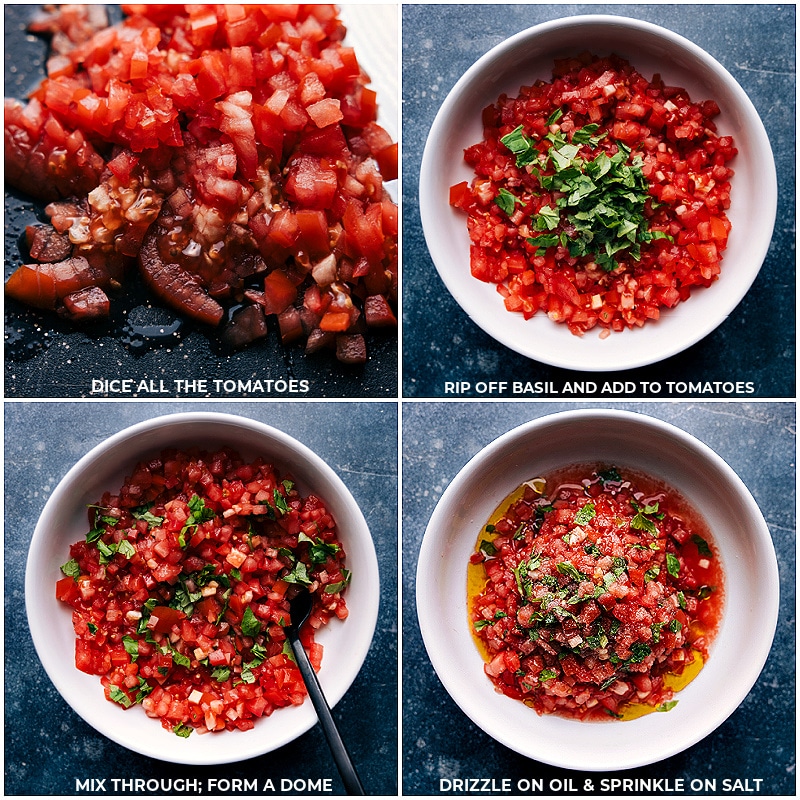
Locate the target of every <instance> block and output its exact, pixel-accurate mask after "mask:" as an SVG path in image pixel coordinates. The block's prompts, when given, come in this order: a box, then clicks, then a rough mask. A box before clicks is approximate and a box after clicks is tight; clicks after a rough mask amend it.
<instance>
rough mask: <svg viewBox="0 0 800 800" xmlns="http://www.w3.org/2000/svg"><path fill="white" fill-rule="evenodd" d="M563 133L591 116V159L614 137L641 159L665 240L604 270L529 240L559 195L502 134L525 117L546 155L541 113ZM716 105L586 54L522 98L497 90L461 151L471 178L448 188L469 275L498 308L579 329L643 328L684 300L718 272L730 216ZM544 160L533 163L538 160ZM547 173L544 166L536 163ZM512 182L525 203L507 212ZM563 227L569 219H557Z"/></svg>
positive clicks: (654, 222) (729, 146)
mask: <svg viewBox="0 0 800 800" xmlns="http://www.w3.org/2000/svg"><path fill="white" fill-rule="evenodd" d="M558 109H561V111H562V112H563V113H562V115H561V116H560V118H559V119H558V121H557V122H556V123H554V125H553V126H552V127H553V128H555V129H556V130H558V131H560V132H561V133H562V134H564V136H565V137H566V139H567V140H570V136H571V134H572V132H573V131H575V130H578V129H580V128H582V127H583V126H586V125H597V126H598V128H597V135H598V136H602V134H605V136H604V137H603V138H602V139H601V141H600V142H599V144H597V145H596V146H594V147H593V146H591V145H589V144H584V145H583V146H582V148H581V153H582V155H583V156H584V157H585V158H586V159H591V158H593V157H595V155H596V154H597V153H598V152H600V150H605V151H606V153H607V154H608V155H612V154H613V153H616V152H617V144H616V143H617V142H621V143H623V144H624V145H625V146H626V147H628V148H630V149H631V150H632V154H631V158H634V157H637V156H638V157H640V158H641V160H642V172H643V173H644V177H645V178H646V180H647V181H648V183H649V193H650V195H651V196H652V198H653V201H652V204H651V206H650V207H649V208H648V209H647V210H646V214H647V215H648V216H649V221H650V223H651V230H652V229H657V230H659V231H661V232H663V233H666V234H668V235H669V237H670V239H669V240H668V239H658V240H655V241H652V242H648V243H645V244H643V245H642V247H641V258H640V259H639V260H635V259H634V258H632V257H629V258H620V259H619V262H620V263H619V265H618V267H617V268H616V269H614V270H613V271H611V272H607V271H605V270H603V269H600V268H599V267H598V266H597V264H596V263H595V262H594V260H593V258H592V257H591V256H582V257H577V256H572V255H570V252H569V248H568V246H564V245H562V244H559V245H557V246H553V247H548V248H547V249H546V250H545V248H536V247H534V246H533V245H532V244H531V243H530V242H529V241H528V240H529V238H531V236H532V233H531V231H532V226H531V220H530V214H531V213H532V212H533V211H535V210H537V209H538V208H539V207H541V206H542V205H548V204H549V205H551V206H552V207H555V204H556V202H557V199H558V198H557V196H554V193H551V192H549V191H548V190H546V189H544V188H542V186H541V185H540V184H539V181H538V179H537V177H536V174H535V170H532V169H531V168H530V167H529V168H524V167H523V168H520V167H518V166H517V165H516V163H515V159H514V155H513V154H512V153H511V152H510V151H509V150H508V148H506V147H505V146H504V145H503V143H502V142H501V141H500V140H501V139H502V138H503V137H504V136H506V135H507V134H509V133H510V132H511V131H513V130H514V129H515V128H516V127H517V126H519V125H522V126H523V129H524V132H525V134H526V135H527V136H529V137H530V138H531V139H532V140H533V141H534V143H535V144H536V146H537V147H540V148H541V149H542V152H543V153H546V152H547V148H548V146H549V145H548V143H547V142H546V141H545V140H544V137H545V136H546V135H547V134H548V133H550V132H552V129H551V126H548V124H547V122H548V120H549V119H550V118H551V115H553V113H554V112H556V111H557V110H558ZM719 113H720V109H719V107H718V106H717V104H716V103H715V102H714V101H713V100H707V101H704V102H695V101H693V100H691V99H690V98H689V96H688V94H687V92H686V91H685V90H684V89H682V88H678V87H672V86H667V85H665V84H664V82H663V81H662V80H661V78H660V77H659V76H658V75H656V76H654V77H653V79H652V80H650V81H648V80H647V79H646V78H644V77H643V76H642V75H641V74H639V73H638V72H637V71H636V70H635V69H634V68H633V67H632V66H631V65H630V64H629V63H628V62H627V61H625V60H623V59H621V58H618V57H614V56H611V57H607V58H597V57H593V56H590V55H589V54H583V55H582V56H580V57H577V58H571V59H564V60H562V61H557V62H556V65H555V69H554V77H553V80H552V81H550V82H545V81H538V82H536V83H535V84H533V85H532V86H525V87H522V89H521V91H520V95H519V96H518V97H508V96H506V95H503V96H501V97H500V98H499V99H498V101H497V102H496V103H495V104H494V105H492V106H489V107H488V108H486V109H485V110H484V112H483V125H484V139H483V141H482V142H480V143H477V144H475V145H473V146H471V147H469V148H467V149H466V151H465V159H466V161H467V163H468V164H469V165H470V166H471V167H473V168H474V170H475V174H476V177H475V179H474V180H473V181H472V182H471V183H469V184H468V183H467V182H466V181H464V182H462V183H459V184H457V185H455V186H453V187H452V188H451V190H450V203H451V205H453V206H454V207H456V208H458V209H460V210H462V211H464V212H466V213H467V214H468V217H469V219H468V227H469V235H470V240H471V248H470V259H471V270H472V274H473V275H474V276H475V277H476V278H478V279H480V280H482V281H487V282H492V283H496V284H498V291H499V292H500V293H501V294H502V296H503V297H504V301H505V306H506V308H507V309H508V310H509V311H513V312H519V313H521V314H522V315H523V316H524V317H525V318H526V319H528V318H530V317H531V316H533V315H534V314H536V313H537V312H543V313H545V314H547V316H548V317H549V318H550V319H552V320H554V321H556V322H563V323H566V325H567V326H568V327H569V329H570V331H572V333H574V334H577V335H582V334H583V333H585V332H586V331H588V330H591V329H592V328H594V327H595V326H598V327H601V328H602V329H604V330H603V334H602V335H607V334H608V332H609V331H622V330H624V329H625V328H633V327H640V326H642V325H644V324H645V323H646V322H647V321H649V320H656V319H658V318H659V316H660V314H661V311H662V310H663V309H665V308H666V309H669V308H673V307H674V306H675V305H676V304H677V303H678V302H680V301H683V300H686V299H687V298H688V297H689V295H690V293H691V291H692V289H693V288H694V287H707V286H710V285H711V284H712V283H713V282H714V281H716V280H717V278H718V277H719V273H720V267H721V262H722V257H723V252H724V250H725V248H726V246H727V242H728V234H729V232H730V228H731V224H730V221H729V220H728V217H727V215H726V209H728V208H729V207H730V188H731V184H730V178H731V176H732V175H733V170H732V169H731V168H730V167H728V166H727V164H728V162H729V161H730V160H731V159H733V157H734V156H735V155H736V152H737V151H736V148H735V147H734V142H733V139H732V138H731V137H730V136H721V135H719V134H718V133H717V131H716V126H715V124H714V121H713V118H714V117H715V116H717V115H718V114H719ZM536 166H537V167H541V164H537V165H536ZM544 172H547V170H546V169H544ZM501 188H506V189H508V188H511V189H512V190H513V192H514V194H515V195H516V196H518V197H521V198H522V200H523V203H522V204H521V205H518V206H516V207H515V210H514V213H513V214H512V215H510V216H509V215H508V214H506V213H505V212H504V211H502V209H501V208H500V207H499V206H498V205H497V204H496V202H495V200H496V198H497V196H498V194H499V191H500V189H501ZM559 230H565V233H567V234H569V233H570V231H569V229H568V226H567V227H566V228H560V229H559Z"/></svg>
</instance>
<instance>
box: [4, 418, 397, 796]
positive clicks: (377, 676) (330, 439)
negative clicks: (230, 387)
mask: <svg viewBox="0 0 800 800" xmlns="http://www.w3.org/2000/svg"><path fill="white" fill-rule="evenodd" d="M214 409H217V410H222V409H221V407H220V406H219V405H212V404H208V403H198V404H192V405H191V406H187V405H186V404H182V403H170V404H144V403H91V404H76V403H59V404H51V403H24V404H6V408H5V459H6V462H5V463H6V471H5V479H6V487H5V489H6V520H7V524H6V532H5V536H6V538H5V601H6V602H5V609H6V613H5V642H6V647H5V793H6V794H7V795H33V796H35V795H72V794H75V793H76V791H75V789H76V783H75V781H76V779H80V780H87V779H89V778H98V779H99V778H104V777H107V778H110V777H116V778H125V779H131V778H143V779H151V778H157V779H159V778H176V777H196V778H199V779H200V780H202V781H205V779H207V778H210V777H215V778H231V779H232V778H248V779H252V778H259V779H260V781H263V780H265V779H266V778H271V779H272V780H273V782H274V783H275V784H276V785H279V782H280V779H282V778H288V779H293V780H294V779H306V780H308V779H318V778H332V779H333V787H334V793H335V794H341V793H343V787H342V784H341V780H340V778H339V775H338V773H337V771H336V767H335V766H334V763H333V761H332V759H331V755H330V752H329V751H328V747H327V744H326V742H325V739H324V737H323V734H322V731H321V729H320V727H319V725H315V726H314V728H312V729H311V730H310V731H309V732H308V733H306V734H304V735H303V736H301V737H300V738H299V739H297V740H296V741H294V742H292V743H291V744H289V745H287V746H285V747H282V748H280V749H279V750H277V751H275V752H274V753H269V754H267V755H265V756H262V757H261V758H256V759H251V760H249V761H246V762H242V763H239V764H229V765H221V766H216V767H185V766H170V765H169V764H165V763H163V762H160V761H156V760H154V759H150V758H146V757H144V756H140V755H138V754H135V753H132V752H129V751H127V750H125V749H124V748H122V747H120V746H119V745H117V744H114V743H113V742H111V741H109V740H107V739H106V738H105V737H103V736H101V735H100V734H98V733H97V732H96V731H94V729H93V728H91V727H90V726H89V725H87V723H85V722H84V721H83V720H82V719H81V718H80V717H78V716H77V715H76V714H75V713H74V712H73V711H72V710H71V709H70V708H69V706H67V704H66V703H65V702H64V700H62V698H61V696H60V695H59V694H58V693H57V692H56V690H55V688H54V687H53V685H52V684H51V683H50V681H49V679H48V678H47V675H46V674H45V672H44V670H43V668H42V666H41V664H40V662H39V660H38V658H37V656H36V653H35V651H34V648H33V643H32V641H31V638H30V633H29V632H28V626H27V622H26V617H25V610H24V609H25V604H24V592H23V585H24V572H25V560H26V557H27V551H28V542H29V540H30V537H31V534H32V533H33V528H34V526H35V524H36V520H37V518H38V516H39V513H40V512H41V510H42V507H43V506H44V503H45V501H46V500H47V498H48V496H49V495H50V493H51V492H52V491H53V490H54V489H55V487H56V485H57V483H58V481H59V480H60V479H61V478H62V476H63V475H64V474H65V473H66V471H67V470H68V469H69V468H70V467H71V466H72V465H73V464H74V463H75V462H76V461H77V460H78V459H79V458H80V457H81V456H82V455H83V454H85V453H86V452H88V451H89V450H90V449H91V448H92V447H93V446H94V445H95V444H98V443H99V442H101V441H102V440H103V439H105V438H106V437H108V436H109V435H111V434H112V433H115V432H117V431H119V430H122V429H123V428H125V427H128V426H129V425H132V424H134V423H136V422H139V421H141V420H144V419H149V418H151V417H154V416H159V415H161V414H165V413H172V412H179V411H186V410H214ZM225 410H232V411H233V412H234V413H237V414H239V415H241V416H248V417H252V418H254V419H258V420H260V421H262V422H266V423H268V424H270V425H273V426H274V427H276V428H279V429H280V430H282V431H284V432H286V433H289V434H291V435H293V436H295V437H296V438H297V439H299V440H300V441H301V442H303V443H304V444H306V445H307V446H308V447H310V448H311V449H312V450H314V451H315V452H316V453H318V454H319V455H320V456H321V457H322V458H323V459H325V461H327V462H328V464H329V465H330V466H331V467H332V468H333V469H334V471H336V472H337V473H338V474H339V476H340V477H341V478H342V480H343V481H344V482H345V484H346V485H347V487H348V489H350V491H351V492H352V494H353V496H354V497H355V500H356V502H357V503H358V504H359V506H360V507H361V509H362V510H363V512H364V515H365V517H366V520H367V524H368V525H369V527H370V530H371V532H372V536H373V539H374V541H375V548H376V550H377V554H378V564H379V569H380V579H381V587H382V596H381V606H380V612H379V618H378V625H377V628H376V632H375V638H374V640H373V642H372V646H371V648H370V651H369V654H368V656H367V659H366V661H365V663H364V666H363V667H362V669H361V672H360V673H359V675H358V677H357V678H356V680H355V682H354V684H353V685H352V687H351V688H350V690H349V691H348V692H347V694H346V695H345V696H344V698H343V699H342V700H341V702H340V703H339V704H338V705H337V706H336V708H335V709H334V717H335V718H336V720H337V722H338V723H339V725H340V728H341V731H342V736H343V738H344V740H345V742H346V743H347V746H348V749H349V750H350V753H351V755H352V757H353V760H354V762H355V764H356V767H357V769H358V771H359V774H360V776H361V780H362V782H363V784H364V786H365V788H366V790H367V792H368V793H369V794H375V795H394V794H396V793H397V719H396V709H397V626H396V620H397V591H396V587H397V559H396V541H397V531H396V521H397V503H396V498H397V464H396V461H397V458H396V454H397V446H396V441H397V408H396V405H395V404H394V403H360V404H353V403H346V404H345V403H327V404H319V403H295V404H292V405H288V404H274V403H269V404H260V405H253V404H237V406H236V408H235V409H227V408H226V409H225ZM12 510H13V520H14V521H13V522H12V521H11V519H10V515H11V513H12ZM42 591H44V592H49V591H53V588H52V587H47V586H43V587H42ZM65 668H70V665H69V664H66V663H65ZM276 713H279V712H276ZM153 724H154V725H158V723H157V722H156V721H154V722H153ZM251 734H252V735H254V736H257V735H258V729H257V728H256V729H255V730H253V731H251ZM221 735H224V734H221ZM259 785H261V784H259ZM106 788H107V789H109V790H110V788H111V785H110V783H107V784H106ZM193 793H194V792H193ZM289 793H292V792H289ZM302 793H303V792H301V794H302ZM151 794H160V792H151Z"/></svg>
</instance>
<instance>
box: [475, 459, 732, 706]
mask: <svg viewBox="0 0 800 800" xmlns="http://www.w3.org/2000/svg"><path fill="white" fill-rule="evenodd" d="M534 485H535V488H534ZM543 486H544V488H543ZM507 505H508V507H507V509H506V510H505V511H501V512H499V513H498V514H497V515H496V516H497V519H496V521H494V522H493V523H492V524H490V525H488V526H487V528H486V531H485V532H484V533H483V534H482V535H481V537H480V539H479V542H478V547H477V548H476V552H475V554H474V555H473V557H472V559H471V564H472V567H470V568H471V569H474V568H475V567H476V565H481V564H482V565H483V569H484V570H485V586H483V588H482V589H479V590H477V592H476V593H475V595H474V597H473V598H472V600H471V607H470V619H471V621H472V625H473V628H474V631H475V635H476V637H477V639H478V641H479V642H480V644H481V646H482V648H483V649H484V651H485V652H484V654H485V657H486V660H487V664H486V667H485V670H486V674H487V675H488V676H489V677H490V678H491V680H492V681H493V683H494V684H495V686H496V688H497V690H498V691H499V692H502V693H503V694H506V695H508V696H509V697H514V698H517V699H519V700H522V701H523V702H525V703H526V704H527V705H529V706H531V707H532V708H534V709H535V710H536V711H537V712H538V713H540V714H550V713H552V714H559V715H562V716H567V717H574V718H578V719H605V718H608V717H609V716H610V717H622V718H624V714H625V710H626V708H627V707H629V706H630V705H631V704H639V705H643V706H647V707H650V708H651V709H657V708H658V709H660V710H668V709H669V708H670V707H671V705H672V704H674V702H675V701H673V700H671V698H672V695H673V689H672V688H671V687H670V686H669V685H668V684H667V683H666V682H665V677H666V676H668V675H681V674H682V673H683V672H684V670H685V669H686V668H687V667H688V665H690V664H692V663H693V662H694V660H695V658H696V657H699V658H700V659H702V663H704V662H705V660H706V659H707V658H708V654H709V645H710V644H711V641H712V639H713V637H714V635H715V633H716V631H717V628H718V625H719V619H720V613H721V609H722V602H723V595H724V587H723V574H722V567H721V565H720V561H719V557H718V554H717V551H716V548H715V546H714V543H713V541H712V540H711V537H710V535H709V534H708V532H707V531H705V530H704V528H703V527H702V526H701V523H700V520H698V519H697V518H696V516H694V515H693V514H692V512H691V510H690V509H688V508H687V507H686V505H685V503H684V501H683V500H682V499H681V498H680V497H679V496H678V495H676V493H675V492H673V491H671V490H669V489H666V488H664V487H663V486H660V485H657V484H656V483H655V482H653V481H651V480H649V479H647V478H645V477H643V476H636V477H633V476H632V475H628V474H625V475H620V473H619V472H618V471H617V470H616V469H614V468H611V469H597V470H595V471H592V470H591V469H590V468H586V467H580V468H575V469H572V470H569V471H565V472H564V473H563V474H560V475H558V476H554V477H553V478H550V479H548V480H547V481H542V482H541V483H539V482H538V481H531V482H530V483H529V484H528V485H526V486H523V487H521V489H520V491H518V492H516V493H515V494H514V495H512V497H511V499H510V501H509V502H508V503H507ZM502 508H503V506H501V509H502ZM478 568H480V567H478Z"/></svg>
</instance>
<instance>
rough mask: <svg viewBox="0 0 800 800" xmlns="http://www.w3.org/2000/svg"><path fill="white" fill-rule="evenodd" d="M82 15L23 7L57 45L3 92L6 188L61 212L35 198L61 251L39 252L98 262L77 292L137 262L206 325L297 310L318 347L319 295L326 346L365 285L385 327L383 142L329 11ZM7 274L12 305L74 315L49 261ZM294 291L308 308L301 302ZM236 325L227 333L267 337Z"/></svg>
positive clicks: (389, 240)
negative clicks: (110, 18)
mask: <svg viewBox="0 0 800 800" xmlns="http://www.w3.org/2000/svg"><path fill="white" fill-rule="evenodd" d="M89 9H90V10H88V11H83V12H81V10H80V8H78V7H65V8H64V9H60V10H56V11H54V12H53V13H52V15H50V16H47V15H44V16H42V17H39V18H37V21H36V23H35V30H37V31H46V32H49V33H56V34H57V36H54V39H53V41H54V44H57V45H58V49H57V54H56V55H54V56H53V58H51V59H50V60H49V61H48V76H47V78H46V79H45V80H44V81H43V82H42V84H41V85H40V86H39V87H38V88H37V89H36V90H35V91H34V92H32V94H31V96H30V100H29V102H28V103H27V104H26V105H23V104H22V103H20V102H17V101H7V103H6V114H5V135H6V178H7V180H8V181H9V182H10V183H12V184H14V185H15V186H17V187H18V188H20V189H22V190H24V191H26V192H28V193H30V194H32V195H34V196H36V197H39V198H41V199H43V200H48V201H50V200H58V199H60V198H68V199H70V206H71V207H72V208H73V209H74V212H73V213H71V214H70V216H69V219H67V220H65V219H64V218H63V213H62V211H63V209H62V208H61V206H63V204H58V203H56V204H54V205H53V206H51V207H48V213H49V214H50V216H51V221H52V225H53V228H54V229H55V230H52V229H51V231H52V235H51V232H50V231H48V235H47V239H48V241H52V242H54V243H55V242H58V243H59V244H60V245H65V246H61V247H59V248H57V249H56V248H53V249H52V252H53V255H52V257H49V256H48V257H47V258H45V259H42V257H41V252H40V251H41V249H42V248H37V253H36V255H35V256H34V257H35V258H37V260H38V261H41V260H46V261H48V262H68V261H70V258H69V257H70V256H71V257H72V258H79V257H82V258H85V259H87V260H88V262H89V263H90V264H92V265H93V266H95V267H96V268H97V269H98V270H100V273H101V274H99V275H97V276H93V277H92V283H91V286H102V287H106V286H108V285H109V284H112V285H113V287H114V288H118V287H119V283H120V281H121V279H122V277H123V273H124V271H125V269H126V268H127V266H128V265H129V264H130V263H131V262H134V261H137V260H138V263H139V269H140V270H141V272H142V273H143V276H144V278H145V281H146V283H147V285H148V286H149V288H150V289H151V290H152V291H153V293H154V294H155V295H156V296H157V297H158V298H159V299H160V300H162V301H163V302H165V303H167V304H169V305H171V306H172V307H174V308H175V309H176V310H177V311H178V312H180V314H181V315H183V316H185V317H189V318H191V319H194V320H197V321H199V322H201V323H203V324H206V325H210V326H216V325H219V324H220V323H221V321H222V320H223V319H226V317H227V315H226V314H225V313H224V311H225V307H227V308H229V309H233V308H238V307H240V306H241V305H249V304H260V305H261V306H262V307H263V313H265V314H266V315H268V316H269V315H275V316H277V315H280V314H282V313H283V312H284V311H285V310H286V309H287V308H288V307H289V306H293V307H295V308H297V310H298V313H300V312H302V313H300V318H301V319H302V331H301V335H303V336H305V337H306V339H309V338H311V339H313V338H316V336H317V334H318V333H319V332H320V331H328V332H330V331H331V327H330V324H329V323H326V326H323V324H322V322H323V319H324V317H325V312H326V311H327V308H328V306H331V307H332V308H333V310H335V312H336V314H337V315H338V316H337V318H336V323H335V328H334V329H333V332H334V333H335V334H336V335H334V336H333V337H332V340H331V342H330V344H331V346H332V347H333V348H334V349H335V346H336V339H337V337H338V336H340V335H361V334H363V333H364V330H363V328H364V314H363V307H364V303H365V300H366V298H367V297H370V296H375V295H376V294H379V295H381V296H382V298H383V300H384V301H385V302H386V304H387V305H389V306H390V307H391V309H392V312H391V314H388V315H387V314H384V315H382V316H381V318H380V322H379V325H378V327H386V326H387V321H389V320H391V319H393V318H394V308H395V307H396V301H397V207H396V205H395V203H394V202H393V200H392V199H391V197H390V195H389V194H388V192H387V191H386V189H385V186H384V183H385V182H386V181H391V180H394V179H395V178H396V177H397V146H396V144H394V143H393V142H392V140H391V137H390V136H389V134H388V133H387V132H386V131H385V130H384V129H383V128H382V127H381V126H380V125H378V123H377V122H376V118H377V103H376V96H375V93H374V92H373V91H372V90H371V89H369V88H368V87H367V83H368V81H369V79H368V77H367V75H366V74H365V73H364V72H363V70H362V69H361V67H360V65H359V63H358V59H357V57H356V54H355V52H354V51H353V49H352V48H351V47H348V46H346V45H345V44H344V39H345V27H344V25H343V23H342V21H341V19H340V18H339V16H338V12H337V9H336V7H335V6H332V5H292V6H280V5H278V6H276V5H231V4H227V5H187V6H183V5H126V6H123V10H124V12H125V13H126V14H127V17H126V18H125V20H124V21H123V22H121V23H120V24H119V25H115V26H112V27H105V26H104V25H103V24H102V21H101V22H100V23H98V21H97V20H96V19H95V18H94V15H93V13H92V11H91V7H89ZM59 235H60V236H61V238H58V237H59ZM40 239H41V241H44V240H45V237H44V235H41V236H40ZM48 252H49V251H48ZM70 263H71V262H70ZM20 270H21V271H22V273H21V276H16V277H14V278H13V279H12V280H10V281H9V282H8V284H7V286H6V292H7V293H8V294H9V295H10V296H11V297H14V298H15V299H17V300H20V301H22V302H24V303H27V304H29V305H33V306H36V307H37V308H46V309H52V310H55V311H57V312H59V313H62V314H63V315H66V316H70V317H72V318H78V317H79V315H78V314H77V313H76V311H75V310H74V309H69V308H67V309H66V310H65V309H64V306H65V305H66V304H65V302H64V299H65V297H66V296H68V295H70V294H72V292H73V291H74V288H73V287H72V283H73V282H71V281H70V282H63V281H58V280H55V281H54V280H53V278H52V273H53V271H52V270H48V268H47V266H46V265H45V264H38V263H35V264H30V265H23V266H22V267H20ZM40 275H41V276H43V281H40V280H39V276H40ZM80 288H85V287H84V286H81V287H80ZM308 288H314V289H315V290H317V291H318V293H319V295H320V298H321V306H322V307H312V306H311V305H309V304H307V303H306V302H305V298H306V296H307V294H306V290H307V289H308ZM262 290H263V291H262ZM73 305H74V303H73ZM100 310H102V307H101V306H100V305H98V304H95V305H94V306H93V308H92V311H93V314H94V315H97V314H98V313H99V311H100ZM106 313H108V311H107V310H106ZM86 316H87V314H83V317H84V318H85V317H86ZM251 318H252V315H249V316H247V317H245V319H251ZM240 322H241V317H240V318H239V321H238V322H237V321H236V320H234V321H233V322H231V323H230V325H231V327H233V328H234V329H235V330H233V331H232V332H231V333H230V334H229V335H228V336H227V337H225V336H223V338H224V339H225V340H226V341H229V342H232V343H235V344H236V345H237V346H240V345H243V344H246V343H248V342H250V341H252V340H253V339H255V338H262V336H263V330H264V329H263V327H262V326H259V327H257V328H256V329H254V328H253V327H252V326H249V325H242V324H240ZM370 324H371V323H370V320H369V319H367V320H366V325H367V327H370ZM345 349H346V348H345ZM364 358H366V356H364Z"/></svg>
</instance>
